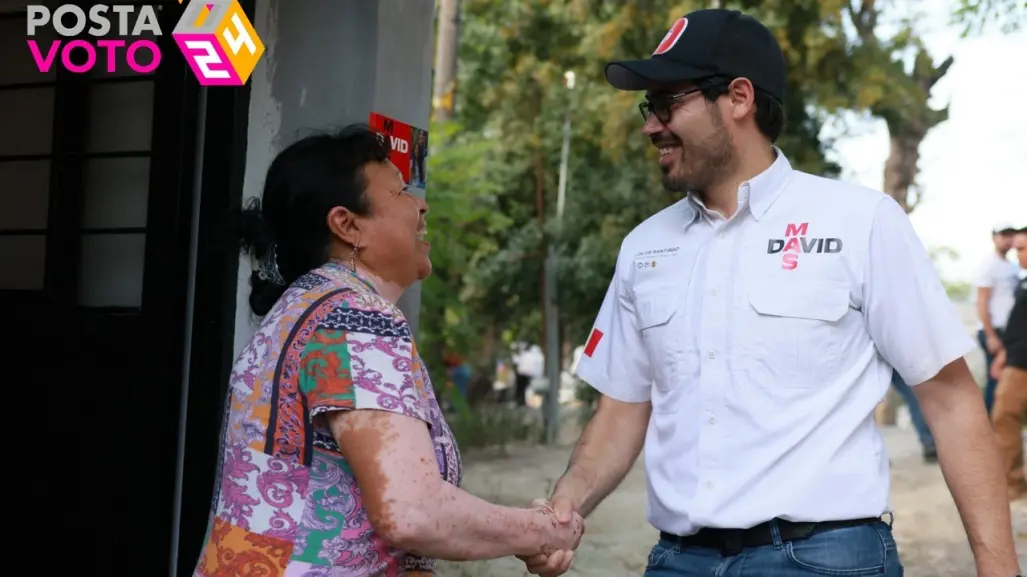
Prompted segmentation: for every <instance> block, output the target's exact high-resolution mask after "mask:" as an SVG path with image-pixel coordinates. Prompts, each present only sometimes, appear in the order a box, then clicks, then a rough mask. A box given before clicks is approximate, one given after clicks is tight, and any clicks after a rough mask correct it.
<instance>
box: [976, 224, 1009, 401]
mask: <svg viewBox="0 0 1027 577" xmlns="http://www.w3.org/2000/svg"><path fill="white" fill-rule="evenodd" d="M1015 232H1016V227H1014V226H1012V225H1005V224H1004V225H1000V226H997V227H995V228H994V229H992V232H991V240H992V243H993V244H994V250H993V251H991V252H990V253H989V254H988V257H987V258H985V259H984V262H982V263H981V266H980V269H979V270H978V271H977V281H976V286H977V317H978V319H979V322H978V324H977V327H978V331H977V340H978V341H980V344H981V348H982V349H984V358H985V363H986V364H985V366H988V367H990V366H991V365H992V363H994V362H995V356H996V355H998V354H999V352H1000V351H1001V350H1002V331H1003V329H1004V328H1005V326H1006V319H1008V318H1009V311H1011V310H1012V309H1013V289H1014V288H1015V287H1016V277H1017V271H1016V265H1015V264H1013V263H1012V262H1010V261H1009V259H1008V258H1007V255H1008V254H1009V250H1010V249H1011V248H1012V247H1013V233H1015ZM996 385H998V381H997V380H996V379H994V378H992V377H991V375H990V374H989V375H988V377H987V382H986V384H985V386H984V407H985V409H987V410H988V412H989V413H990V412H991V408H992V405H993V404H994V402H995V387H996Z"/></svg>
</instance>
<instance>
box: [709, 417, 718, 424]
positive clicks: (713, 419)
mask: <svg viewBox="0 0 1027 577" xmlns="http://www.w3.org/2000/svg"><path fill="white" fill-rule="evenodd" d="M716 422H717V415H710V424H711V425H712V424H715V423H716Z"/></svg>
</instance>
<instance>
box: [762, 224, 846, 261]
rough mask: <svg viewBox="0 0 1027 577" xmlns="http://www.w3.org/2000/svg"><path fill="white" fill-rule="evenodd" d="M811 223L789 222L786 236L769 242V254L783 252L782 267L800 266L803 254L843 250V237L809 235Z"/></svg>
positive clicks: (832, 252)
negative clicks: (800, 258)
mask: <svg viewBox="0 0 1027 577" xmlns="http://www.w3.org/2000/svg"><path fill="white" fill-rule="evenodd" d="M808 231H809V223H808V222H803V223H800V224H794V223H788V226H786V227H785V238H772V239H769V240H768V242H767V254H778V253H780V254H781V268H783V269H785V270H795V269H797V268H799V256H800V255H803V254H834V253H839V252H842V239H840V238H828V237H821V238H817V237H811V236H807V235H808Z"/></svg>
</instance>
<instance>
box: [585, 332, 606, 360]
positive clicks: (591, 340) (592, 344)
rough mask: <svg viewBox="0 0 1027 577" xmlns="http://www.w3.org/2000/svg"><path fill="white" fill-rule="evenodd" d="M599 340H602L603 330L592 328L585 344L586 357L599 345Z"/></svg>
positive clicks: (590, 355)
mask: <svg viewBox="0 0 1027 577" xmlns="http://www.w3.org/2000/svg"><path fill="white" fill-rule="evenodd" d="M601 340H603V331H601V330H599V329H592V334H590V335H588V343H586V344H585V356H586V357H589V358H591V357H592V353H594V352H596V347H597V346H599V341H601Z"/></svg>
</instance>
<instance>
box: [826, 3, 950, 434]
mask: <svg viewBox="0 0 1027 577" xmlns="http://www.w3.org/2000/svg"><path fill="white" fill-rule="evenodd" d="M845 6H846V10H847V12H848V14H849V17H850V21H851V22H852V25H853V27H854V28H855V29H856V33H857V35H858V37H859V40H860V42H861V43H862V44H863V47H864V48H865V49H868V50H871V51H873V52H876V54H877V57H878V58H880V59H881V62H882V64H884V63H887V64H888V65H890V69H891V70H892V71H893V72H895V74H896V76H895V78H894V81H893V84H892V85H891V88H892V90H895V91H896V94H899V95H901V96H902V98H898V99H896V98H892V99H885V100H882V101H881V102H878V103H876V104H875V105H873V106H871V113H872V114H873V115H874V116H876V117H877V118H881V119H884V121H885V122H886V123H887V125H888V135H889V137H890V143H891V149H890V151H889V153H888V160H887V161H885V164H884V192H885V193H887V194H888V195H889V196H891V197H892V198H894V199H895V201H896V202H898V203H899V206H901V207H902V208H903V209H904V210H905V211H906V212H907V213H908V212H912V211H913V209H914V208H916V204H917V202H918V201H919V199H920V195H919V194H918V191H917V188H916V177H917V173H918V171H919V169H918V167H917V161H919V160H920V143H922V142H923V141H924V138H926V137H927V133H928V132H929V131H930V130H931V129H932V128H934V127H935V126H937V125H939V124H941V123H942V122H945V121H946V120H947V119H948V107H945V108H942V109H941V110H935V109H933V108H931V106H930V105H929V104H928V101H929V100H930V98H931V89H932V88H934V85H935V84H937V83H938V81H939V80H941V79H942V78H943V77H944V76H945V74H946V73H947V72H948V70H949V68H951V67H952V64H953V58H952V57H951V56H949V57H948V58H946V59H945V60H944V61H942V62H941V63H940V64H938V65H937V66H935V64H934V59H933V58H931V55H930V54H928V53H927V50H926V49H924V48H923V47H921V48H920V49H919V50H918V51H917V53H916V55H915V58H914V60H913V67H912V70H911V71H910V72H906V71H905V70H906V68H905V66H904V65H903V62H902V61H901V59H899V60H896V58H899V57H897V56H895V55H894V54H893V53H892V52H891V50H892V49H891V48H890V47H888V46H887V43H882V42H881V41H880V39H879V38H878V36H877V32H878V31H877V29H876V28H877V22H878V18H879V16H880V7H879V6H878V5H877V2H876V0H858V2H857V0H853V1H852V2H849V3H847V4H846V5H845ZM893 96H894V95H893ZM896 102H898V104H896ZM911 193H913V194H912V196H911ZM900 404H901V403H900V397H899V396H898V395H897V394H896V393H895V392H894V391H893V390H890V389H889V391H888V394H887V395H885V398H884V399H883V400H882V401H881V403H880V405H878V407H877V410H876V411H875V417H876V419H877V422H878V423H879V424H881V425H894V424H895V413H896V408H897V407H898V406H899V405H900Z"/></svg>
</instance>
